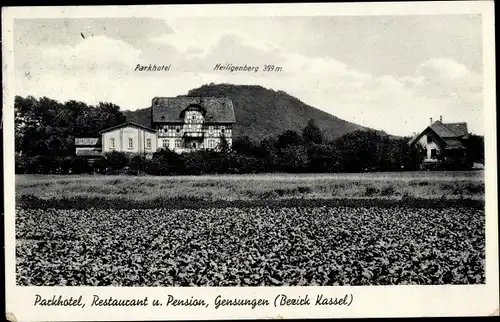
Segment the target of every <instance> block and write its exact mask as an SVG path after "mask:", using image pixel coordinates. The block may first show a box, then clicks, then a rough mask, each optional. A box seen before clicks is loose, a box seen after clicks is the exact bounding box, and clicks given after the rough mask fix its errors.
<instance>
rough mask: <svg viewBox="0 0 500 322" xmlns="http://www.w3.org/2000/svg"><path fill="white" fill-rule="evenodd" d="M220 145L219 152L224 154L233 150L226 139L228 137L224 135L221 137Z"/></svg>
mask: <svg viewBox="0 0 500 322" xmlns="http://www.w3.org/2000/svg"><path fill="white" fill-rule="evenodd" d="M219 138H220V143H219V150H220V152H222V153H229V151H230V150H231V147H230V146H229V142H228V141H227V139H226V136H225V135H224V134H221V135H220V137H219Z"/></svg>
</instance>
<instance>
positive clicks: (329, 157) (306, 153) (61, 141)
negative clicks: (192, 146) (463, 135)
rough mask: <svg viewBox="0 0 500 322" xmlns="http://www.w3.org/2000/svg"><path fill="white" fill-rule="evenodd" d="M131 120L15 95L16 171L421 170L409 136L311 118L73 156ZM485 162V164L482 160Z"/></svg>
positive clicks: (100, 109)
mask: <svg viewBox="0 0 500 322" xmlns="http://www.w3.org/2000/svg"><path fill="white" fill-rule="evenodd" d="M125 119H126V117H125V116H124V115H123V113H122V112H121V111H120V108H119V107H118V106H116V105H114V104H111V103H103V102H101V103H99V104H97V105H96V106H91V105H87V104H85V103H82V102H77V101H67V102H65V103H60V102H57V101H55V100H52V99H49V98H46V97H43V98H40V99H36V98H34V97H26V98H23V97H19V96H18V97H16V99H15V123H16V124H15V125H16V133H15V149H16V173H69V172H71V173H82V172H95V171H97V172H105V173H123V172H128V173H146V174H154V175H171V174H204V173H205V174H206V173H258V172H292V173H297V172H364V171H405V170H416V169H419V167H420V164H421V162H422V159H423V151H422V148H421V147H419V146H416V147H414V148H412V149H410V147H409V146H408V144H407V143H408V140H409V139H410V138H409V137H402V138H400V137H392V136H389V135H387V134H384V133H383V132H379V131H374V130H368V129H358V130H354V131H351V132H349V133H347V134H344V135H342V136H340V137H338V138H335V139H329V138H328V137H327V136H326V135H325V132H324V130H322V129H320V127H319V126H318V125H317V124H316V121H315V120H314V119H310V120H309V121H308V122H307V124H306V125H305V126H304V127H303V128H301V129H300V130H294V129H288V130H284V131H282V132H281V133H279V134H278V135H270V136H268V137H266V138H264V139H261V140H258V139H256V138H254V137H251V136H250V135H239V136H237V137H234V139H233V145H232V148H229V146H228V145H227V142H225V143H223V144H222V146H221V147H220V148H218V149H216V150H203V151H197V152H192V153H185V154H176V153H174V152H172V151H169V150H160V151H158V152H156V153H155V154H154V155H153V157H152V158H151V159H146V158H145V157H144V156H142V155H128V154H124V153H120V152H113V153H108V154H106V155H105V158H102V159H101V160H99V161H98V162H96V163H94V164H93V165H92V166H91V165H90V164H89V162H88V161H87V159H85V158H83V157H76V156H75V147H74V138H75V137H97V136H99V131H100V130H102V129H105V128H107V127H111V126H114V125H118V124H120V123H123V122H124V121H125ZM471 142H473V144H471V149H472V150H473V158H474V160H475V161H479V162H480V161H481V160H484V148H483V138H482V137H480V136H474V135H473V136H472V141H471ZM483 162H484V161H483Z"/></svg>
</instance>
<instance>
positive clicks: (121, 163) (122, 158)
mask: <svg viewBox="0 0 500 322" xmlns="http://www.w3.org/2000/svg"><path fill="white" fill-rule="evenodd" d="M104 157H105V158H106V164H107V165H108V166H109V167H110V168H111V169H113V170H121V169H123V168H124V167H125V166H126V165H127V155H125V153H123V152H118V151H112V152H106V153H104Z"/></svg>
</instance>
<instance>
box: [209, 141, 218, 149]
mask: <svg viewBox="0 0 500 322" xmlns="http://www.w3.org/2000/svg"><path fill="white" fill-rule="evenodd" d="M215 145H216V143H215V140H208V148H209V149H215Z"/></svg>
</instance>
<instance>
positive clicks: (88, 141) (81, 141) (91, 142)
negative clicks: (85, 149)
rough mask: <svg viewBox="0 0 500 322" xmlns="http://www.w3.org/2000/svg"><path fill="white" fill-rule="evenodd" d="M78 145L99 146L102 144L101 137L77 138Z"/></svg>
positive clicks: (76, 143)
mask: <svg viewBox="0 0 500 322" xmlns="http://www.w3.org/2000/svg"><path fill="white" fill-rule="evenodd" d="M75 145H76V146H97V145H101V138H75Z"/></svg>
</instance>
